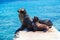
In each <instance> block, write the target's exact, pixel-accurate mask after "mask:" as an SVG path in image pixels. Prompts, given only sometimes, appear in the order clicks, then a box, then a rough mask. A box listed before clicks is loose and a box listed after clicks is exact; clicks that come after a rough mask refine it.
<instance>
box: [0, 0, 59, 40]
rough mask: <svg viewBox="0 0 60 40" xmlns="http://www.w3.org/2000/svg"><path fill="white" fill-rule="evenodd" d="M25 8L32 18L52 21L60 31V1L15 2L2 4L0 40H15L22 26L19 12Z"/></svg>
mask: <svg viewBox="0 0 60 40" xmlns="http://www.w3.org/2000/svg"><path fill="white" fill-rule="evenodd" d="M20 8H25V9H26V10H27V13H28V14H29V15H30V17H31V18H33V17H34V16H38V17H39V18H40V19H50V20H51V21H52V22H53V24H54V27H55V28H56V29H57V30H60V1H59V0H45V1H44V0H40V1H15V2H9V3H3V4H0V40H13V37H14V32H15V31H16V30H17V29H18V28H19V27H20V26H21V22H20V20H19V18H18V12H17V10H18V9H20Z"/></svg>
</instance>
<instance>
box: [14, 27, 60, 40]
mask: <svg viewBox="0 0 60 40" xmlns="http://www.w3.org/2000/svg"><path fill="white" fill-rule="evenodd" d="M14 40H60V32H58V31H57V30H56V29H55V28H54V27H52V28H51V29H50V30H49V31H47V32H42V31H36V32H26V31H20V32H18V33H17V34H16V37H15V38H14Z"/></svg>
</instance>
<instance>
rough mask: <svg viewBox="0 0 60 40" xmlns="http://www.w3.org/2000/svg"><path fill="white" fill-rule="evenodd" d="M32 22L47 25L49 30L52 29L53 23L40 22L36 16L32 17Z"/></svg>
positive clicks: (49, 21) (47, 21) (48, 21)
mask: <svg viewBox="0 0 60 40" xmlns="http://www.w3.org/2000/svg"><path fill="white" fill-rule="evenodd" d="M33 21H34V22H39V23H40V24H45V25H47V26H48V27H49V28H51V27H52V25H53V23H52V22H51V20H41V19H39V18H38V17H37V16H34V19H33Z"/></svg>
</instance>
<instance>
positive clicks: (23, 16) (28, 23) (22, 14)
mask: <svg viewBox="0 0 60 40" xmlns="http://www.w3.org/2000/svg"><path fill="white" fill-rule="evenodd" d="M18 13H19V19H20V20H21V23H22V26H21V27H20V28H19V29H18V30H17V31H16V32H15V33H17V32H18V31H22V30H24V29H25V28H27V29H28V30H29V31H33V30H34V29H33V27H34V26H35V25H34V23H33V20H32V19H31V18H30V17H29V15H27V12H26V10H25V9H20V10H18Z"/></svg>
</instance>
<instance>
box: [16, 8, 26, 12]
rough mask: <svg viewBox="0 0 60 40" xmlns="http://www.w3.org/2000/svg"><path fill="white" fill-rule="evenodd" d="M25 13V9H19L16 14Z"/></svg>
mask: <svg viewBox="0 0 60 40" xmlns="http://www.w3.org/2000/svg"><path fill="white" fill-rule="evenodd" d="M24 11H25V9H23V8H22V9H19V10H18V11H17V12H24Z"/></svg>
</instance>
